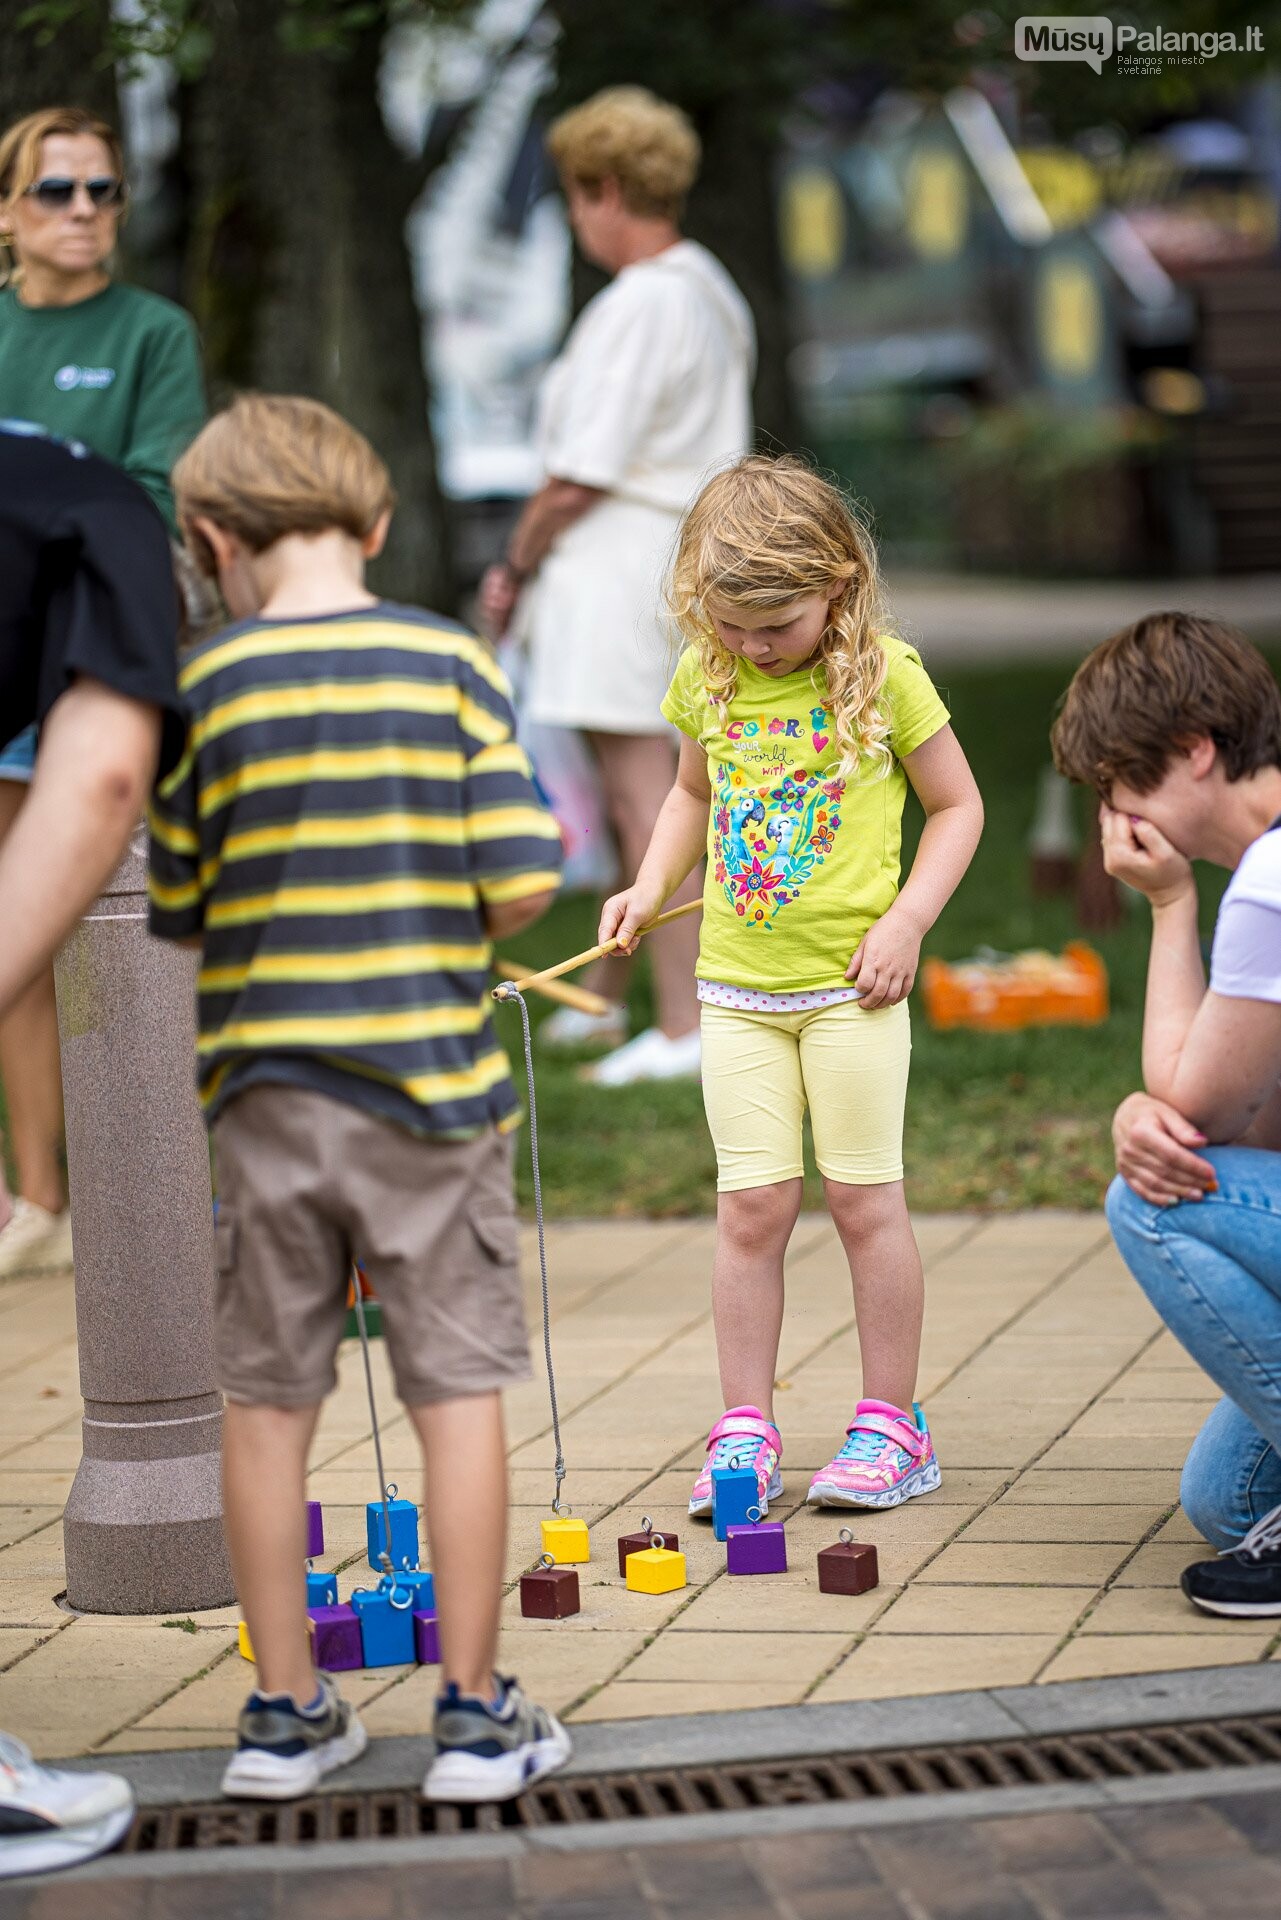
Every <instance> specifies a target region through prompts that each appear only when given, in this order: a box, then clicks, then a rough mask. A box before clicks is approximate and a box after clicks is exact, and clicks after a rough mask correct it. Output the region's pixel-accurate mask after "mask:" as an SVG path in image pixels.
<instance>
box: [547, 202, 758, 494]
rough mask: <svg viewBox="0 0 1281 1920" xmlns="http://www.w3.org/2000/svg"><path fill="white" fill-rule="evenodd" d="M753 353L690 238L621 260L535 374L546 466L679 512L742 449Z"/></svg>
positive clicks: (743, 312) (719, 277) (749, 336)
mask: <svg viewBox="0 0 1281 1920" xmlns="http://www.w3.org/2000/svg"><path fill="white" fill-rule="evenodd" d="M755 358H756V344H755V330H754V327H753V324H752V315H751V310H750V308H749V307H748V305H747V302H746V301H745V300H744V298H743V296H742V294H741V293H740V292H739V291H738V288H737V287H736V286H735V285H734V282H733V281H732V280H731V279H730V277H729V275H728V274H727V273H726V271H725V269H724V267H723V266H722V265H721V264H720V261H719V260H717V259H716V257H715V256H714V255H713V254H711V253H709V252H708V251H707V249H706V247H703V246H700V245H699V243H698V242H697V241H696V240H678V241H677V242H676V244H675V245H674V246H671V247H668V248H666V249H665V251H664V252H662V253H659V254H655V255H654V257H653V258H652V259H650V260H638V261H636V262H635V263H634V265H632V266H630V267H624V268H623V269H622V271H621V272H620V273H618V274H616V275H615V277H614V279H613V280H611V281H610V283H609V285H608V286H607V287H605V288H604V289H603V291H602V292H600V293H598V294H597V295H596V296H595V298H594V299H592V300H590V301H589V302H588V303H587V305H586V306H585V307H584V309H583V311H582V313H581V314H580V315H579V317H578V319H577V321H576V322H575V324H574V327H573V329H572V330H571V332H570V335H569V338H568V340H567V341H566V343H565V348H564V351H563V352H562V353H561V355H560V357H559V359H558V360H557V361H556V362H555V363H554V365H553V366H551V367H550V368H549V369H548V372H547V375H546V377H545V379H544V381H543V388H542V393H541V396H540V404H539V423H538V443H539V450H540V452H541V454H542V459H543V466H544V469H545V471H546V472H547V473H548V474H554V475H555V476H556V478H557V479H560V480H576V481H577V482H578V483H579V485H580V486H585V487H600V488H601V489H602V490H603V491H606V492H609V493H613V494H617V495H619V496H620V497H621V498H623V499H628V500H634V501H638V502H640V503H641V504H642V505H645V506H651V507H659V508H662V509H664V510H666V511H667V512H670V513H682V512H683V511H684V509H685V508H686V507H687V506H688V505H689V503H690V500H691V498H692V496H693V495H694V493H695V492H696V491H697V489H698V487H699V485H700V483H701V482H702V481H703V480H704V479H705V478H706V477H707V476H708V475H709V474H710V473H711V472H712V471H714V469H715V468H716V467H718V466H722V465H724V464H725V463H726V462H728V461H730V460H735V459H737V458H738V457H739V456H740V455H741V454H743V453H745V452H746V451H747V448H748V446H749V445H750V442H751V431H752V417H751V383H752V374H753V370H754V367H755Z"/></svg>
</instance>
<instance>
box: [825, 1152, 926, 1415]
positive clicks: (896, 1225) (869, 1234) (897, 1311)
mask: <svg viewBox="0 0 1281 1920" xmlns="http://www.w3.org/2000/svg"><path fill="white" fill-rule="evenodd" d="M823 1189H824V1192H825V1193H826V1195H827V1204H828V1207H829V1209H830V1211H831V1215H832V1220H833V1222H834V1224H835V1226H836V1231H837V1233H838V1234H839V1235H840V1237H841V1245H842V1246H843V1247H844V1249H845V1257H846V1259H847V1260H848V1261H849V1263H850V1277H851V1279H852V1280H853V1283H854V1312H855V1314H856V1316H857V1318H858V1345H859V1354H860V1356H861V1359H862V1362H863V1392H862V1396H861V1397H862V1398H863V1399H865V1400H886V1401H888V1402H889V1404H890V1405H891V1406H892V1407H901V1408H902V1409H903V1411H904V1412H906V1411H907V1410H908V1409H909V1408H910V1407H911V1405H912V1400H913V1397H914V1396H915V1393H916V1375H917V1369H918V1367H919V1365H920V1358H921V1323H922V1321H923V1319H924V1317H925V1275H924V1273H923V1272H922V1269H921V1255H920V1251H919V1249H918V1247H917V1244H916V1236H915V1234H914V1233H913V1232H912V1222H911V1220H910V1219H909V1218H908V1212H907V1201H906V1198H905V1196H904V1192H903V1182H902V1181H901V1180H892V1181H887V1182H886V1183H885V1184H884V1185H883V1186H873V1187H856V1186H852V1185H850V1184H848V1183H847V1182H845V1181H843V1180H827V1179H825V1180H824V1181H823Z"/></svg>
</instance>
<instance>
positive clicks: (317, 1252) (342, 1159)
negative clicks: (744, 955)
mask: <svg viewBox="0 0 1281 1920" xmlns="http://www.w3.org/2000/svg"><path fill="white" fill-rule="evenodd" d="M174 488H175V497H176V500H177V505H178V512H179V516H180V519H181V521H182V525H183V529H184V533H185V535H186V537H187V540H188V542H189V544H190V545H191V547H192V549H193V551H194V552H195V554H196V557H197V559H198V561H199V562H200V564H201V565H202V567H203V568H204V569H205V570H206V571H207V572H208V573H210V574H214V575H216V576H217V579H218V581H219V584H220V586H221V588H222V592H223V597H224V599H225V601H226V604H227V607H228V610H229V611H230V613H231V614H232V616H233V619H234V620H235V622H236V624H235V625H233V626H231V627H229V628H227V629H225V630H224V631H223V632H220V633H218V634H216V635H214V636H213V637H212V638H211V639H208V640H206V641H204V642H202V643H201V644H200V645H199V646H197V647H196V648H195V649H194V650H193V651H192V652H191V653H190V654H189V655H188V656H187V658H186V659H185V661H184V663H183V665H182V668H181V672H180V685H181V689H182V693H183V696H184V699H185V702H186V705H187V709H188V713H189V722H190V730H189V735H188V741H187V749H186V753H185V755H184V757H183V759H182V761H181V763H180V764H179V766H178V767H177V768H176V769H175V771H174V772H173V773H172V774H171V775H169V776H168V777H167V778H166V779H165V780H164V781H162V782H161V784H160V786H159V788H158V790H157V797H156V800H155V803H154V807H153V812H152V819H151V927H152V931H153V932H154V933H156V934H159V935H160V936H161V937H162V938H165V939H171V940H180V941H186V942H191V943H194V944H197V945H199V947H200V949H201V966H200V974H199V980H198V989H197V990H198V1029H199V1031H198V1040H197V1055H198V1059H197V1078H198V1082H199V1087H200V1097H201V1100H202V1103H203V1105H204V1109H205V1114H206V1118H207V1121H208V1124H209V1128H210V1132H211V1135H212V1140H213V1149H214V1160H215V1168H216V1175H217V1185H218V1196H219V1208H218V1224H217V1230H216V1240H217V1266H218V1274H217V1292H216V1329H217V1345H218V1354H219V1367H220V1379H221V1385H222V1387H223V1390H224V1393H225V1395H226V1398H227V1403H228V1404H227V1409H226V1419H225V1426H224V1437H223V1478H224V1491H225V1509H226V1515H225V1524H226V1529H227V1538H228V1543H229V1546H230V1551H231V1557H232V1564H233V1567H234V1570H235V1575H236V1587H237V1592H238V1594H239V1597H240V1600H241V1604H242V1606H243V1609H244V1614H245V1618H246V1621H247V1623H248V1626H249V1630H250V1635H251V1638H252V1641H253V1645H254V1649H255V1653H256V1656H257V1665H258V1675H257V1680H258V1686H257V1690H256V1692H255V1693H253V1694H252V1695H251V1696H250V1699H249V1702H248V1704H247V1705H246V1707H245V1709H244V1711H243V1712H242V1714H241V1717H240V1745H239V1750H238V1751H237V1753H236V1754H235V1756H234V1757H233V1759H232V1760H231V1762H230V1764H229V1765H228V1768H227V1771H226V1775H225V1777H224V1780H223V1789H224V1791H225V1792H227V1793H230V1794H235V1795H239V1796H247V1797H253V1798H264V1799H288V1798H292V1797H294V1796H295V1795H298V1794H303V1793H307V1792H310V1791H311V1790H312V1789H313V1788H314V1787H315V1785H316V1783H317V1781H318V1780H319V1779H320V1777H321V1775H322V1774H324V1773H327V1772H329V1771H331V1770H332V1769H333V1768H335V1767H338V1766H342V1765H344V1764H345V1763H346V1762H347V1761H349V1760H352V1759H354V1758H355V1757H356V1756H357V1754H359V1753H360V1752H361V1751H362V1749H363V1748H364V1746H365V1742H366V1736H365V1732H364V1729H363V1728H362V1727H361V1725H360V1722H359V1720H358V1719H357V1717H356V1715H355V1713H354V1712H353V1711H352V1709H351V1708H350V1707H349V1706H348V1705H347V1704H346V1703H345V1702H344V1701H342V1700H341V1699H340V1698H339V1696H338V1694H337V1692H336V1689H335V1688H334V1686H333V1683H332V1682H331V1681H330V1680H329V1678H328V1677H327V1676H325V1675H318V1674H317V1673H316V1672H315V1670H314V1668H313V1666H312V1662H311V1656H310V1650H309V1644H308V1640H307V1635H306V1631H305V1629H306V1618H305V1612H304V1608H305V1598H304V1591H303V1580H302V1569H303V1563H304V1557H305V1543H304V1506H303V1488H304V1475H305V1468H306V1460H307V1451H308V1446H309V1443H310V1441H311V1437H312V1434H313V1432H314V1430H315V1425H316V1419H317V1415H318V1413H319V1410H320V1405H321V1402H322V1401H323V1399H324V1398H325V1396H326V1394H328V1393H329V1392H330V1391H331V1390H332V1388H333V1387H334V1385H335V1383H336V1379H337V1374H336V1370H335V1355H336V1352H337V1348H338V1343H339V1340H340V1339H341V1336H342V1331H343V1323H344V1317H345V1310H346V1297H347V1282H348V1275H349V1273H350V1270H351V1263H352V1261H353V1260H354V1259H360V1260H361V1261H362V1263H363V1264H364V1266H365V1269H366V1271H367V1272H368V1274H369V1277H370V1279H371V1281H372V1283H373V1285H374V1288H375V1291H376V1292H377V1294H378V1296H379V1300H380V1302H381V1305H382V1310H383V1324H384V1330H385V1334H386V1342H387V1351H388V1355H389V1358H390V1361H391V1366H392V1371H393V1374H394V1377H395V1382H396V1388H397V1392H398V1393H399V1395H400V1398H401V1399H402V1401H403V1402H404V1403H405V1405H406V1407H407V1409H408V1412H409V1417H410V1419H411V1421H412V1422H413V1425H414V1426H415V1428H416V1429H417V1432H418V1435H419V1438H420V1440H421V1442H422V1447H423V1456H424V1471H425V1487H426V1509H427V1516H428V1527H429V1533H430V1536H431V1544H432V1550H433V1563H434V1568H435V1573H436V1583H437V1604H438V1610H439V1616H440V1637H441V1650H442V1682H443V1687H444V1691H443V1693H442V1696H441V1698H440V1699H439V1700H438V1702H437V1710H436V1729H435V1731H436V1740H437V1753H436V1758H435V1759H434V1761H433V1763H432V1766H431V1768H430V1770H429V1771H428V1774H427V1777H426V1780H425V1781H424V1792H425V1793H427V1794H428V1796H429V1797H431V1798H436V1799H446V1800H462V1799H468V1800H491V1799H504V1798H508V1797H511V1796H512V1795H514V1794H516V1793H519V1792H520V1791H522V1790H523V1788H524V1787H525V1786H526V1785H528V1784H529V1783H530V1782H531V1781H532V1780H533V1779H536V1778H538V1777H539V1776H540V1775H541V1774H543V1773H545V1772H549V1771H550V1770H551V1769H552V1768H553V1767H555V1766H558V1765H560V1764H561V1763H562V1762H563V1761H564V1759H565V1758H566V1757H567V1756H568V1752H569V1741H568V1738H567V1736H566V1734H565V1732H564V1730H563V1728H561V1727H560V1725H559V1723H558V1722H557V1721H556V1720H555V1719H554V1718H553V1717H552V1716H551V1715H550V1714H548V1713H546V1712H545V1711H544V1710H543V1709H541V1708H538V1707H535V1706H533V1705H531V1703H530V1702H528V1701H527V1700H526V1699H525V1697H524V1695H523V1694H522V1693H521V1691H520V1689H519V1688H518V1687H517V1686H516V1685H515V1683H514V1682H512V1681H504V1680H502V1679H499V1678H498V1677H497V1676H496V1675H495V1671H494V1659H495V1656H496V1653H497V1644H498V1608H499V1600H500V1596H501V1590H502V1579H503V1565H504V1553H505V1541H506V1519H507V1513H506V1486H507V1477H506V1459H505V1447H504V1434H503V1419H502V1407H501V1400H500V1391H501V1389H502V1388H503V1387H504V1386H505V1385H507V1384H509V1383H511V1382H514V1381H518V1380H524V1379H527V1378H528V1377H529V1371H530V1369H529V1358H528V1350H527V1342H526V1332H525V1323H524V1313H523V1303H522V1294H521V1284H520V1273H519V1266H518V1258H517V1230H516V1215H515V1206H514V1200H513V1193H512V1177H511V1142H510V1134H511V1129H512V1128H513V1127H514V1126H515V1125H516V1124H517V1121H518V1117H519V1113H518V1103H517V1099H516V1094H515V1090H514V1088H513V1086H512V1082H511V1076H510V1072H509V1069H508V1063H507V1060H506V1058H505V1056H504V1054H503V1051H502V1048H501V1047H500V1046H499V1044H498V1041H497V1039H496V1036H495V1034H494V1031H493V1028H492V1026H491V1024H490V1019H489V1015H488V1011H487V1008H488V994H487V991H486V989H487V985H488V974H489V965H490V955H491V946H490V942H491V938H492V937H493V936H495V935H504V934H508V933H512V932H515V931H517V930H518V929H519V928H521V927H524V926H527V925H529V924H530V923H531V922H532V921H533V920H535V919H537V918H538V916H539V915H540V914H541V913H542V912H543V911H544V909H545V908H546V907H547V905H548V904H549V902H550V901H551V899H552V897H553V895H554V893H555V891H556V888H557V885H558V884H559V874H560V860H561V853H560V837H559V833H558V830H557V827H556V824H555V822H554V821H553V819H552V818H551V816H550V814H549V813H548V812H547V810H546V808H545V807H544V806H543V805H542V803H541V801H540V800H539V798H538V795H537V793H536V791H535V789H534V786H533V782H532V779H531V774H530V768H529V763H528V761H527V760H526V758H525V755H524V752H523V751H522V749H521V748H520V746H519V745H518V744H517V742H516V740H515V738H514V733H513V722H512V713H511V707H510V704H509V699H508V691H507V686H506V682H505V681H504V678H503V675H502V674H501V672H500V671H499V669H498V668H497V667H496V666H495V665H494V663H493V661H492V659H491V658H490V656H489V654H488V653H487V651H486V649H485V648H484V646H483V645H482V644H481V643H480V642H479V641H477V640H476V639H475V638H473V637H472V636H471V635H470V634H468V633H467V632H465V631H464V630H463V629H462V628H460V627H456V626H454V625H453V624H452V622H450V621H447V620H442V619H438V618H437V617H436V616H435V615H432V614H428V613H422V612H419V611H418V610H417V609H415V608H411V607H401V606H393V605H389V604H387V603H384V602H381V601H379V600H378V599H377V598H376V597H375V596H374V595H373V594H372V593H370V592H369V591H368V590H367V589H366V587H365V584H364V565H365V561H366V560H368V559H371V558H373V557H374V555H376V554H377V553H378V552H379V550H380V549H381V547H382V544H383V541H384V539H385V537H386V532H387V526H388V522H389V519H390V515H391V508H392V502H393V495H392V490H391V485H390V481H389V479H388V475H387V470H386V468H385V467H384V466H383V463H382V462H381V460H379V459H378V457H377V455H376V454H375V453H374V452H373V449H372V448H371V447H370V446H369V444H368V443H367V442H366V441H365V440H364V439H362V437H361V436H360V435H359V434H358V433H356V432H355V431H354V430H353V429H352V428H351V427H349V426H348V425H347V424H346V423H345V422H344V421H342V420H341V419H339V418H338V416H337V415H336V414H334V413H331V412H330V411H329V409H328V408H326V407H323V406H320V405H318V404H317V403H315V402H313V401H309V400H295V399H284V398H279V397H273V396H268V395H246V396H243V397H242V398H240V399H238V400H237V401H236V402H235V403H234V405H232V406H231V407H230V408H229V409H228V410H227V411H226V412H225V413H222V414H220V415H218V416H217V417H216V418H215V419H214V420H212V421H211V422H210V423H209V425H208V426H207V427H206V428H205V429H204V431H203V432H202V433H201V434H200V435H199V436H198V438H197V439H196V440H195V441H194V442H193V444H192V446H191V447H190V448H189V449H188V451H187V453H186V454H185V455H184V456H183V458H182V460H181V461H180V462H179V464H178V466H177V468H176V470H175V473H174Z"/></svg>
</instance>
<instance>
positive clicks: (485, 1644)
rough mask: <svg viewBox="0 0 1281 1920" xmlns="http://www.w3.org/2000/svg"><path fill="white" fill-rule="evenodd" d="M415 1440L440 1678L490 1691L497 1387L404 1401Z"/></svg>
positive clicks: (500, 1522)
mask: <svg viewBox="0 0 1281 1920" xmlns="http://www.w3.org/2000/svg"><path fill="white" fill-rule="evenodd" d="M409 1417H410V1419H411V1420H412V1421H413V1423H414V1426H415V1427H416V1428H417V1430H418V1437H419V1439H420V1440H421V1441H422V1447H423V1478H424V1506H425V1508H426V1515H427V1535H428V1539H429V1540H430V1542H431V1564H432V1572H433V1575H434V1577H435V1587H436V1608H437V1614H438V1617H439V1621H440V1658H441V1669H440V1671H441V1680H442V1682H443V1683H444V1685H446V1686H447V1685H449V1683H450V1682H451V1681H452V1682H453V1683H455V1684H456V1685H457V1687H458V1689H459V1691H460V1692H461V1693H470V1694H476V1695H479V1697H480V1698H481V1699H483V1700H492V1699H493V1697H494V1667H495V1662H496V1660H497V1658H498V1609H499V1604H500V1602H501V1599H502V1591H503V1570H504V1562H505V1559H506V1549H507V1447H506V1435H505V1431H504V1427H503V1403H502V1397H501V1395H500V1394H498V1393H496V1392H495V1393H475V1394H466V1395H464V1396H461V1397H460V1398H459V1399H457V1400H441V1401H438V1402H436V1403H435V1404H433V1405H431V1406H426V1407H410V1408H409Z"/></svg>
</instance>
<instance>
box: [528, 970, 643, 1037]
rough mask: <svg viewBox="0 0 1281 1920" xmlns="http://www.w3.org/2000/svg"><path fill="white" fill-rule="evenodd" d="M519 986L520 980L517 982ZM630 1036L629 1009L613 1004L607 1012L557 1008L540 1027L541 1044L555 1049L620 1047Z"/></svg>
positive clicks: (577, 1008)
mask: <svg viewBox="0 0 1281 1920" xmlns="http://www.w3.org/2000/svg"><path fill="white" fill-rule="evenodd" d="M516 985H517V986H519V985H520V982H519V980H518V981H517V982H516ZM626 1038H627V1009H626V1007H623V1006H618V1005H614V1006H611V1007H610V1008H609V1009H608V1011H607V1012H605V1013H584V1012H583V1011H582V1010H581V1008H579V1007H557V1009H556V1011H555V1013H553V1014H549V1015H548V1017H547V1019H546V1020H544V1021H543V1023H542V1025H541V1026H540V1027H539V1029H538V1044H539V1046H540V1047H550V1048H551V1049H552V1050H553V1052H558V1051H560V1050H561V1049H566V1050H567V1049H568V1048H570V1047H616V1046H618V1045H619V1043H620V1042H621V1041H623V1040H625V1039H626Z"/></svg>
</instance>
